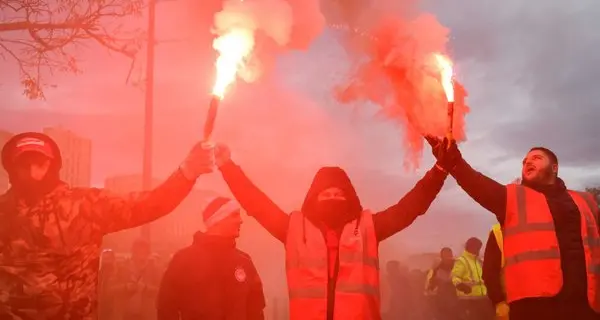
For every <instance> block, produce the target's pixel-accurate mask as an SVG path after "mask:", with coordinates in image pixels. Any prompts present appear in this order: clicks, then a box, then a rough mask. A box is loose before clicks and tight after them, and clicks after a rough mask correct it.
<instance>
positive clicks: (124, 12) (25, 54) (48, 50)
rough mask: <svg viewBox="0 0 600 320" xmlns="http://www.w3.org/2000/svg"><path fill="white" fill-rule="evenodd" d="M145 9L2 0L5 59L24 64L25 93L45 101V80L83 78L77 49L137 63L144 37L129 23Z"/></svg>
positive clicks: (90, 1)
mask: <svg viewBox="0 0 600 320" xmlns="http://www.w3.org/2000/svg"><path fill="white" fill-rule="evenodd" d="M142 8H143V0H0V17H1V19H0V55H1V56H2V57H3V58H4V59H5V60H9V59H10V60H13V61H15V62H16V63H17V64H18V66H19V70H20V76H21V79H20V80H21V84H22V85H23V87H24V94H25V95H26V96H27V97H29V98H31V99H44V92H43V89H44V87H46V86H47V85H48V83H45V82H44V80H43V78H44V75H52V74H54V73H55V72H71V73H80V72H81V70H80V69H79V67H78V64H77V53H78V51H77V49H80V48H82V47H86V46H87V45H88V44H94V43H95V44H99V45H101V46H102V47H104V48H107V49H108V50H109V51H111V52H116V53H119V54H122V55H124V56H126V57H128V58H131V59H132V61H133V59H134V57H135V54H136V52H137V51H138V50H139V49H140V47H141V45H142V44H143V34H142V31H141V30H140V29H139V28H137V27H135V26H134V25H133V24H132V23H131V22H132V21H131V20H130V19H127V18H128V17H133V16H139V15H140V13H141V11H142ZM128 22H129V26H127V23H128Z"/></svg>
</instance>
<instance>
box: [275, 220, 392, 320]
mask: <svg viewBox="0 0 600 320" xmlns="http://www.w3.org/2000/svg"><path fill="white" fill-rule="evenodd" d="M357 227H358V229H357ZM356 231H358V233H356ZM285 249H286V250H285V251H286V270H287V272H286V273H287V280H288V290H289V298H290V320H310V319H318V320H321V319H325V318H326V316H327V307H328V303H327V301H328V299H335V307H334V310H333V313H334V319H355V318H356V319H368V320H379V319H380V318H381V315H380V313H379V312H380V311H379V309H380V297H379V295H380V293H379V256H378V243H377V239H376V236H375V228H374V226H373V218H372V214H371V213H370V212H368V211H365V212H363V213H362V214H361V217H360V223H358V225H357V221H356V220H355V221H352V222H350V223H348V224H347V225H346V226H345V227H344V228H343V231H342V234H341V236H340V240H339V251H338V261H339V266H338V273H337V279H336V287H335V297H328V282H329V272H328V267H329V266H328V256H327V255H328V252H327V250H328V249H327V245H326V242H325V238H324V236H323V233H322V232H321V231H320V230H319V229H318V228H317V227H315V226H314V225H313V224H312V223H311V222H310V221H309V220H308V219H306V218H305V216H304V214H302V213H301V212H294V213H292V214H291V216H290V223H289V227H288V233H287V239H286V244H285Z"/></svg>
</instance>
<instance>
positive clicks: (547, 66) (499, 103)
mask: <svg viewBox="0 0 600 320" xmlns="http://www.w3.org/2000/svg"><path fill="white" fill-rule="evenodd" d="M428 6H429V7H430V8H431V10H433V11H435V12H436V13H437V14H438V15H439V16H440V17H441V19H442V21H444V22H446V24H447V25H448V26H449V27H450V29H451V30H452V41H451V46H452V48H453V51H454V54H455V56H456V59H457V60H458V61H459V68H460V64H462V65H463V66H464V67H465V69H467V70H465V71H468V72H467V74H465V75H464V76H465V77H466V78H467V81H466V84H467V88H468V90H469V93H470V94H471V101H470V105H471V106H472V118H471V119H469V120H470V121H469V123H470V124H471V125H470V127H476V128H480V129H482V131H484V132H486V139H485V143H487V144H490V143H494V144H497V146H498V147H499V148H501V149H503V150H504V151H505V152H506V153H507V155H513V156H515V157H522V156H523V155H524V154H525V153H526V152H527V150H529V148H530V147H532V146H534V145H543V146H547V147H549V148H551V149H552V150H554V151H555V152H556V153H557V154H558V155H559V157H560V160H561V163H562V164H563V165H567V166H594V165H596V164H597V163H599V162H600V148H599V147H598V142H597V137H598V136H600V127H599V126H598V125H597V121H598V120H597V119H600V108H599V106H598V101H600V91H599V90H598V89H597V88H598V86H597V82H598V80H597V79H598V75H600V34H598V33H597V32H595V30H597V29H598V27H600V22H598V19H597V17H598V16H599V15H600V7H599V6H598V5H597V3H596V2H595V1H593V0H582V1H577V2H576V3H562V2H553V1H542V0H534V1H526V2H523V1H513V0H509V1H502V2H481V1H476V0H468V1H466V2H464V1H463V2H461V5H460V6H456V5H454V4H451V3H450V1H446V2H443V3H440V2H438V1H436V2H435V3H434V2H431V3H429V4H428ZM486 127H487V128H486Z"/></svg>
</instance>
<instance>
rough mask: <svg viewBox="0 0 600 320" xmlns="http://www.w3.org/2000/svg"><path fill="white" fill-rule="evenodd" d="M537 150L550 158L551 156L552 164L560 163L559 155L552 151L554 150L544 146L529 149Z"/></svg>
mask: <svg viewBox="0 0 600 320" xmlns="http://www.w3.org/2000/svg"><path fill="white" fill-rule="evenodd" d="M535 150H538V151H541V152H543V153H544V154H545V155H546V156H547V157H548V158H550V162H551V163H552V164H558V157H557V156H556V154H555V153H554V152H552V150H550V149H548V148H544V147H533V148H531V149H530V150H529V152H531V151H535Z"/></svg>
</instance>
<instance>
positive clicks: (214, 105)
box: [204, 95, 221, 141]
mask: <svg viewBox="0 0 600 320" xmlns="http://www.w3.org/2000/svg"><path fill="white" fill-rule="evenodd" d="M220 102H221V99H219V97H217V96H214V95H213V96H212V98H211V99H210V105H209V107H208V114H207V115H206V121H205V122H204V140H205V141H207V140H210V138H211V136H212V133H213V130H214V129H215V121H216V120H217V110H218V108H219V103H220Z"/></svg>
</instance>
